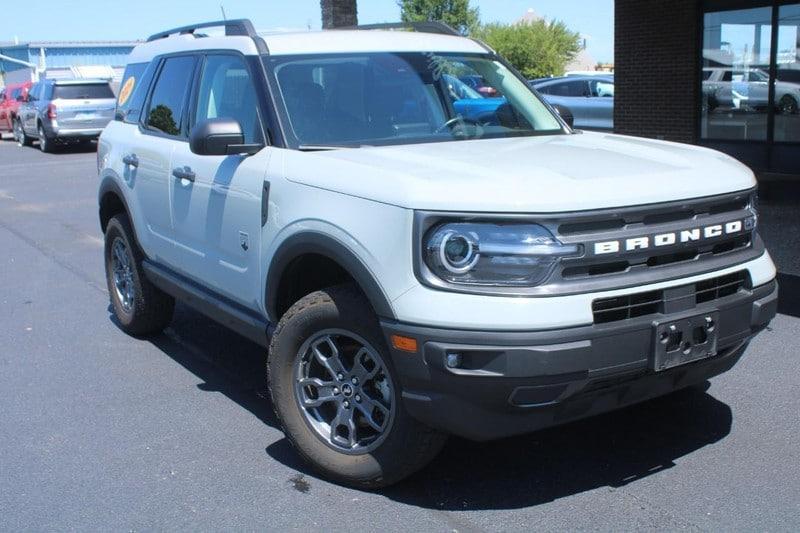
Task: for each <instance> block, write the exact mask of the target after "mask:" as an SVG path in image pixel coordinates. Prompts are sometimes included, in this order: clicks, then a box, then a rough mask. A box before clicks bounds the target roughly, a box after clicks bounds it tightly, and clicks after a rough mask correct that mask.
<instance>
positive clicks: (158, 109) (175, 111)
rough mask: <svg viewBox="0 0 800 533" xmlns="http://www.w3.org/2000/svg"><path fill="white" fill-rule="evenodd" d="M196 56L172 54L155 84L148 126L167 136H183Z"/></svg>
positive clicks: (148, 112)
mask: <svg viewBox="0 0 800 533" xmlns="http://www.w3.org/2000/svg"><path fill="white" fill-rule="evenodd" d="M195 61H196V60H195V58H194V57H192V56H178V57H169V58H167V59H166V60H164V65H163V67H162V68H161V72H160V73H159V75H158V79H157V80H156V84H155V87H153V92H152V96H151V97H150V105H149V106H148V111H147V120H146V125H147V127H148V128H150V129H152V130H155V131H158V132H160V133H165V134H167V135H174V136H178V135H181V131H182V128H183V115H184V113H183V110H184V106H185V103H186V96H187V94H188V93H189V86H190V85H191V83H192V76H193V74H194V66H195Z"/></svg>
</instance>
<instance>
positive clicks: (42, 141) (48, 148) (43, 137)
mask: <svg viewBox="0 0 800 533" xmlns="http://www.w3.org/2000/svg"><path fill="white" fill-rule="evenodd" d="M38 133H39V150H41V151H42V152H44V153H46V154H50V153H53V150H54V148H55V144H54V141H53V139H51V138H50V137H48V136H47V132H46V131H44V126H42V125H41V124H39V128H38Z"/></svg>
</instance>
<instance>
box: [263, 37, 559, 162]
mask: <svg viewBox="0 0 800 533" xmlns="http://www.w3.org/2000/svg"><path fill="white" fill-rule="evenodd" d="M264 61H265V64H266V65H267V67H268V68H269V69H270V71H271V74H272V75H273V77H274V79H275V81H276V82H277V86H278V87H277V88H278V91H276V92H277V93H278V94H279V95H280V96H281V98H282V100H283V111H284V115H285V119H286V122H287V123H288V125H289V127H290V130H291V134H292V136H293V137H294V139H291V138H290V144H296V146H297V147H300V148H303V147H313V146H315V145H321V146H334V147H335V146H362V145H395V144H410V143H418V142H437V141H453V140H457V141H458V140H469V139H482V138H500V137H519V136H532V135H542V134H557V133H563V130H562V128H561V123H560V122H559V121H558V119H557V118H556V117H555V116H554V115H553V114H552V113H551V112H550V111H549V110H548V109H547V107H546V106H545V105H544V104H543V103H542V101H541V100H539V98H538V97H537V96H536V95H535V94H534V93H533V92H532V91H531V90H530V88H529V87H528V85H527V83H526V82H525V81H524V80H521V79H520V78H518V77H517V76H516V75H514V74H513V73H512V72H511V71H510V70H509V69H508V68H506V67H505V66H504V65H503V64H502V63H501V62H499V61H497V60H495V59H494V58H492V57H490V56H488V55H481V54H474V55H462V54H434V53H414V52H411V53H370V54H352V55H351V54H347V55H338V54H337V55H317V56H284V57H280V56H270V57H266V58H264ZM475 80H482V81H481V84H482V85H481V87H479V88H475V87H473V86H472V85H471V83H470V82H473V81H475ZM487 88H488V89H491V90H488V89H487Z"/></svg>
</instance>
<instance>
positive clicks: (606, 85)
mask: <svg viewBox="0 0 800 533" xmlns="http://www.w3.org/2000/svg"><path fill="white" fill-rule="evenodd" d="M590 86H591V88H592V96H597V97H600V98H603V97H610V98H614V82H610V81H602V80H592V81H591V82H590Z"/></svg>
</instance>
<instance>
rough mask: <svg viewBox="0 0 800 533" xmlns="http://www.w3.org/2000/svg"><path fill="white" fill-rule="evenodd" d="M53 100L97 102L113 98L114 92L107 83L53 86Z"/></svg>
mask: <svg viewBox="0 0 800 533" xmlns="http://www.w3.org/2000/svg"><path fill="white" fill-rule="evenodd" d="M52 98H53V100H55V99H57V98H60V99H62V100H97V99H103V98H114V91H112V90H111V87H110V86H109V85H108V83H85V84H84V83H81V84H72V83H71V84H69V85H54V86H53V97H52Z"/></svg>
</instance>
